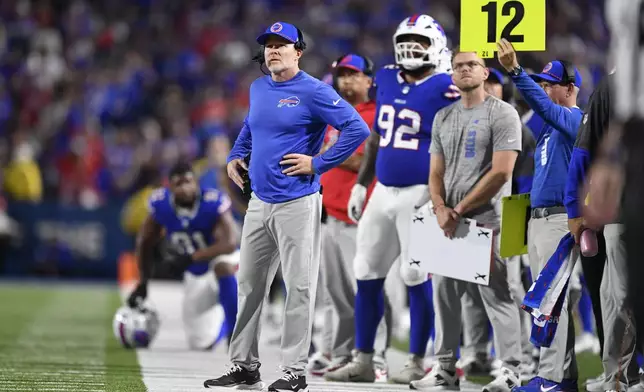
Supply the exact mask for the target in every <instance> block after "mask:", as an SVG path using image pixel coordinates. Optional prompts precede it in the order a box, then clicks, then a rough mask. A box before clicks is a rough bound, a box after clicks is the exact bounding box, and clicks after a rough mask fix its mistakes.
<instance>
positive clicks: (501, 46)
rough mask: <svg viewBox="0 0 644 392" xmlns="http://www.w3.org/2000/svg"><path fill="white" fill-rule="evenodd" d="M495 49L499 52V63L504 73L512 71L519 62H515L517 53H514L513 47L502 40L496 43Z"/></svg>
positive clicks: (508, 42) (505, 40)
mask: <svg viewBox="0 0 644 392" xmlns="http://www.w3.org/2000/svg"><path fill="white" fill-rule="evenodd" d="M496 48H497V50H498V52H499V54H498V56H499V63H501V65H502V66H503V68H505V70H506V71H508V72H509V71H512V70H513V69H515V68H516V67H518V66H519V62H518V61H517V52H515V51H514V47H513V46H512V44H511V43H510V41H508V40H507V39H505V38H503V39H501V41H499V42H497V44H496Z"/></svg>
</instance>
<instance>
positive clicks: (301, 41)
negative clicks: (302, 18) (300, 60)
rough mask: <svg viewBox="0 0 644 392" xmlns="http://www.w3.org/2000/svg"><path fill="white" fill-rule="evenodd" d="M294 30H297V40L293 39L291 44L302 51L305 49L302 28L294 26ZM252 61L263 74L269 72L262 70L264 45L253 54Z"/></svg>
mask: <svg viewBox="0 0 644 392" xmlns="http://www.w3.org/2000/svg"><path fill="white" fill-rule="evenodd" d="M295 30H297V41H295V44H294V45H293V46H294V47H295V49H297V50H302V51H304V50H305V49H306V42H305V41H304V34H302V30H300V29H299V28H297V27H295ZM253 61H254V62H256V63H259V70H260V71H262V73H263V74H264V75H270V72H266V71H264V64H265V63H266V59H265V58H264V45H261V46H260V48H259V50H258V51H257V53H256V54H255V56H253Z"/></svg>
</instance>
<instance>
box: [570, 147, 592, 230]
mask: <svg viewBox="0 0 644 392" xmlns="http://www.w3.org/2000/svg"><path fill="white" fill-rule="evenodd" d="M589 165H590V154H589V153H588V151H586V150H584V149H583V148H578V147H575V148H574V149H573V150H572V158H571V159H570V166H569V167H568V178H567V180H566V189H565V191H564V192H565V193H564V205H565V206H566V211H567V212H568V218H570V219H572V218H579V217H580V216H581V212H580V208H579V206H580V203H583V200H580V197H583V195H579V186H580V185H581V183H582V182H583V181H584V179H585V178H586V170H587V169H588V166H589Z"/></svg>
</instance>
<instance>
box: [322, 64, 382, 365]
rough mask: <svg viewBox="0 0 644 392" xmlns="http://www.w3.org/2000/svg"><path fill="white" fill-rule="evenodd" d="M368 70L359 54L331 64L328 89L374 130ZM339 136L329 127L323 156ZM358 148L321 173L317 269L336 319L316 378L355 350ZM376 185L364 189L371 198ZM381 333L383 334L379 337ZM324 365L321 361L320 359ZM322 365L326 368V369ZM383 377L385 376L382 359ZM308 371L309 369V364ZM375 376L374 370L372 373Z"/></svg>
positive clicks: (368, 67) (367, 65)
mask: <svg viewBox="0 0 644 392" xmlns="http://www.w3.org/2000/svg"><path fill="white" fill-rule="evenodd" d="M372 72H373V64H372V62H371V60H369V59H368V58H366V57H364V56H360V55H358V54H346V55H344V56H342V57H340V58H339V59H338V60H337V61H336V62H335V63H334V64H333V84H334V87H335V89H336V90H337V91H338V93H339V94H340V96H341V97H342V98H344V99H345V100H346V101H347V102H349V103H350V104H351V105H353V107H354V108H355V109H356V111H357V112H358V113H359V114H360V116H361V117H362V118H363V119H364V121H365V122H366V123H367V125H368V126H369V128H371V127H373V123H374V119H375V115H376V103H375V101H374V100H371V99H370V98H369V90H370V89H371V86H372V84H373V79H372ZM338 136H339V131H338V130H336V129H334V128H333V127H331V126H329V127H328V128H327V132H326V135H325V139H324V146H323V147H322V152H324V151H326V149H328V148H330V147H331V146H332V145H333V144H334V143H335V141H336V140H337V139H338ZM364 147H365V146H364V144H362V145H361V146H360V147H359V148H358V149H357V150H356V151H355V153H354V154H353V155H352V156H351V157H349V159H347V160H346V161H344V162H343V163H342V164H340V165H339V166H338V167H336V168H334V169H331V170H329V171H328V172H326V173H324V174H323V175H322V177H321V179H320V183H321V185H322V189H323V192H322V204H323V206H324V208H325V210H326V212H327V221H326V224H325V225H324V230H323V234H322V262H321V266H320V274H321V286H322V287H320V289H321V290H322V291H324V293H323V294H322V295H325V296H328V299H329V300H330V301H329V302H330V304H331V306H332V308H333V311H334V312H335V313H336V314H337V315H338V317H336V318H335V320H334V322H335V323H337V325H334V326H332V328H331V329H332V331H333V332H332V335H333V336H332V341H331V353H326V355H327V356H328V357H330V358H326V359H327V360H328V359H330V361H316V362H318V363H324V364H325V365H326V366H325V367H322V366H320V368H311V369H310V370H311V372H312V373H313V374H315V375H319V376H321V375H324V374H325V373H326V372H328V371H333V370H336V369H338V368H340V367H342V366H344V365H345V364H347V363H348V362H349V361H351V359H352V358H351V350H352V349H353V347H354V344H355V342H354V337H355V328H354V320H353V317H354V316H353V314H354V301H355V292H356V289H357V287H356V279H355V274H354V272H353V258H354V256H355V254H356V233H357V225H356V224H355V223H354V222H353V221H352V220H351V219H350V218H349V216H348V214H347V205H348V204H349V196H350V195H351V188H352V187H353V185H355V183H356V180H357V176H358V169H359V168H360V164H361V162H362V155H363V153H364ZM374 185H375V180H374V182H373V183H372V184H371V186H369V188H368V193H367V197H368V195H370V194H371V191H372V190H373V187H374ZM325 327H326V326H325ZM380 331H382V332H380ZM379 332H380V334H381V335H382V336H381V338H380V339H378V341H379V342H380V341H381V342H382V347H379V351H380V352H382V351H384V349H385V348H386V347H385V346H386V340H387V338H386V336H385V335H386V328H384V326H383V328H380V329H379ZM322 359H323V358H322ZM325 362H326V363H325ZM381 364H382V367H381V370H383V376H385V375H386V373H385V372H386V369H385V364H384V358H382V362H381ZM311 365H313V363H311ZM377 370H378V369H377Z"/></svg>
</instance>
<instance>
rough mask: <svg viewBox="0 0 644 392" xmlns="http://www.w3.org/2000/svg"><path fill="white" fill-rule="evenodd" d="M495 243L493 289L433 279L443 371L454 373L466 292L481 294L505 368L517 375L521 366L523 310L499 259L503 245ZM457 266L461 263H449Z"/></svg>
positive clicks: (437, 350) (437, 341)
mask: <svg viewBox="0 0 644 392" xmlns="http://www.w3.org/2000/svg"><path fill="white" fill-rule="evenodd" d="M496 238H497V240H495V241H494V248H493V249H494V252H493V258H494V260H493V263H492V269H491V271H490V283H489V286H481V285H477V284H475V283H470V282H464V281H461V280H456V279H451V278H446V277H444V276H438V275H432V281H433V285H434V311H435V312H436V318H435V328H436V338H435V341H434V352H435V355H436V358H437V359H438V360H439V362H440V364H441V367H442V368H443V369H446V370H450V371H454V370H455V364H456V349H457V348H458V346H459V344H460V334H461V298H462V296H463V294H465V292H468V291H474V290H475V291H478V293H479V294H480V297H481V299H482V302H483V306H484V307H485V312H486V313H487V315H488V316H489V318H490V323H491V324H492V328H494V346H495V348H496V353H497V356H498V358H499V359H501V360H502V361H503V366H505V367H507V368H509V369H511V370H514V371H517V367H518V366H519V363H520V362H521V321H520V317H519V308H518V307H517V305H516V303H515V302H514V298H513V296H512V293H511V291H510V287H509V284H508V271H507V266H506V264H505V261H504V260H502V259H501V257H500V256H499V244H498V243H499V241H498V237H496ZM445 262H457V260H445Z"/></svg>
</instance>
